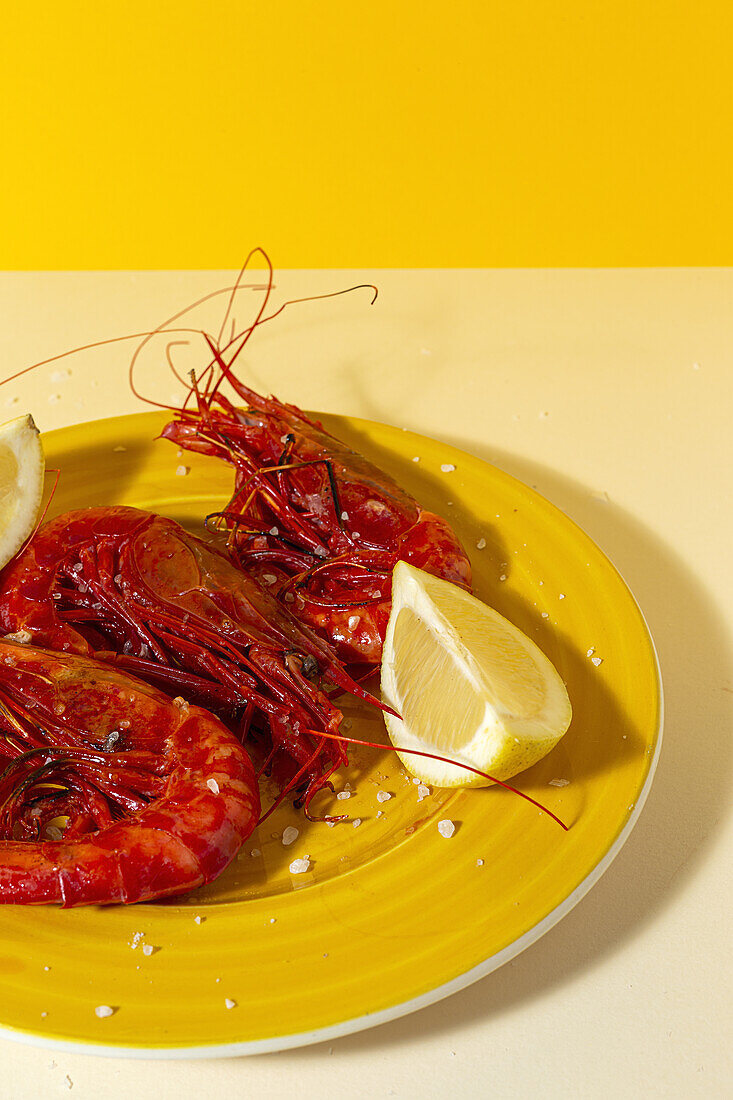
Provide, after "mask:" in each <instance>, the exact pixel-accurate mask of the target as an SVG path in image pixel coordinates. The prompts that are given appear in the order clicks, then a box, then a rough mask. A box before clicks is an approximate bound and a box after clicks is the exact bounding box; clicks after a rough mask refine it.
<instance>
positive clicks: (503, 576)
mask: <svg viewBox="0 0 733 1100" xmlns="http://www.w3.org/2000/svg"><path fill="white" fill-rule="evenodd" d="M499 580H500V581H505V580H506V573H501V574H500V576H499Z"/></svg>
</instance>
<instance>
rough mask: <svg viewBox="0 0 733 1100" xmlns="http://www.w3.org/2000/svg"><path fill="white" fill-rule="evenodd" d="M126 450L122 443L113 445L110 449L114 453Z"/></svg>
mask: <svg viewBox="0 0 733 1100" xmlns="http://www.w3.org/2000/svg"><path fill="white" fill-rule="evenodd" d="M126 450H127V447H123V446H122V444H120V445H119V446H118V447H113V448H112V451H113V453H114V454H121V453H122V451H126Z"/></svg>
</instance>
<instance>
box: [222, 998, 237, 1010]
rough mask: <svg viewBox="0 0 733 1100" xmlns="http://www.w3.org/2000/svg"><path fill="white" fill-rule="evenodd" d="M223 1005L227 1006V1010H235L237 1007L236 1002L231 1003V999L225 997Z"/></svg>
mask: <svg viewBox="0 0 733 1100" xmlns="http://www.w3.org/2000/svg"><path fill="white" fill-rule="evenodd" d="M224 1004H225V1005H226V1006H227V1008H236V1007H237V1002H236V1001H233V1000H232V998H231V997H225V998H224Z"/></svg>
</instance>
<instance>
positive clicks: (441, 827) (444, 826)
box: [438, 817, 456, 840]
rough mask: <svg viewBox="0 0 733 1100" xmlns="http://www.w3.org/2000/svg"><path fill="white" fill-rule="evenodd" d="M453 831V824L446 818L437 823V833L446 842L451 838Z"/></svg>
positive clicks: (454, 829)
mask: <svg viewBox="0 0 733 1100" xmlns="http://www.w3.org/2000/svg"><path fill="white" fill-rule="evenodd" d="M455 831H456V827H455V824H454V823H453V822H452V821H449V820H448V818H447V817H446V818H443V820H442V821H439V822H438V832H439V833H440V835H441V836H444V837H445V839H446V840H449V839H450V838H451V837H452V836H453V834H454V832H455Z"/></svg>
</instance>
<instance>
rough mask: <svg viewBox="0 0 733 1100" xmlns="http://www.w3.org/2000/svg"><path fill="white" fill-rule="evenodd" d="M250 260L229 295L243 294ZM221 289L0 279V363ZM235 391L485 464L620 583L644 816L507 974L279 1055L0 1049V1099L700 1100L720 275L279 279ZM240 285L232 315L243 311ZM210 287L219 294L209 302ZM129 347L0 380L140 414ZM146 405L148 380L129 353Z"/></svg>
mask: <svg viewBox="0 0 733 1100" xmlns="http://www.w3.org/2000/svg"><path fill="white" fill-rule="evenodd" d="M259 275H260V273H255V275H254V276H253V280H252V281H255V282H257V281H258V280H259ZM230 278H231V276H230V275H227V274H226V273H221V272H193V273H180V272H175V273H161V272H158V273H142V274H131V273H74V274H68V275H63V274H34V273H20V274H18V273H15V274H7V275H4V276H2V277H0V316H2V322H3V323H2V326H0V352H1V354H2V364H3V366H2V375H3V376H5V375H8V374H10V373H12V372H13V371H15V370H19V369H21V368H22V367H24V366H26V365H28V364H30V363H32V362H34V361H36V360H40V359H44V358H47V357H49V356H53V355H54V354H56V353H58V352H61V351H63V350H65V349H66V348H70V347H73V346H75V345H79V344H86V343H89V342H92V341H96V340H104V339H106V338H109V337H110V336H114V335H118V334H123V333H127V332H140V331H144V330H147V329H149V328H151V327H153V326H155V325H156V324H158V323H159V322H160V321H162V320H163V319H165V318H166V317H167V316H169V315H171V314H173V313H174V312H176V310H178V309H180V308H182V307H183V306H185V305H186V304H187V303H188V302H190V301H191V300H193V299H194V298H196V297H198V296H200V295H203V294H206V293H207V292H209V291H211V290H215V289H218V288H219V287H222V286H226V285H228V284H229V282H230ZM362 281H369V282H376V283H377V284H378V285H379V288H380V296H379V299H378V301H377V303H376V304H375V305H374V306H372V307H370V306H369V296H368V294H366V292H357V293H355V294H353V295H350V296H345V297H340V298H336V299H333V300H330V301H327V302H321V303H311V304H307V305H299V306H294V307H292V309H290V310H289V311H286V312H285V313H284V314H282V316H281V317H280V318H279V319H278V320H276V321H274V322H273V323H272V324H271V325H270V326H269V327H268V328H267V329H262V330H261V331H260V332H259V333H258V334H257V335H256V337H255V339H254V340H253V342H252V343H251V345H250V348H249V349H248V352H247V357H246V373H247V377H248V379H249V380H250V381H251V383H252V384H253V385H254V386H255V387H257V388H259V389H264V390H272V391H274V392H276V393H277V394H278V395H279V396H281V397H283V398H284V399H286V400H291V401H294V402H296V403H298V404H300V405H303V406H305V407H307V408H310V409H320V410H324V411H329V412H339V413H349V414H353V415H356V416H363V417H368V418H371V419H374V420H379V421H384V422H388V423H391V424H397V425H400V426H402V427H406V428H409V429H411V430H414V431H417V432H421V433H424V434H427V435H430V436H434V437H436V438H439V439H442V440H446V441H448V442H450V443H453V444H456V445H457V446H459V447H462V448H464V449H465V450H467V451H470V452H471V453H473V454H475V455H478V456H479V457H481V458H483V459H486V460H488V461H489V462H492V463H495V464H496V465H498V466H500V467H501V468H502V469H505V470H507V471H509V472H510V473H511V474H514V475H516V476H517V477H519V478H521V479H522V480H524V481H526V482H527V483H529V484H530V485H532V486H535V487H536V488H537V489H538V490H539V491H540V492H541V493H543V494H544V495H545V496H547V497H548V498H549V499H550V500H551V501H552V502H553V503H555V504H556V505H558V506H559V507H560V508H562V509H563V510H564V511H565V512H567V513H568V515H570V516H571V517H572V518H573V519H574V520H576V521H577V522H578V523H579V524H580V525H581V526H582V527H583V528H584V529H585V530H586V531H587V532H588V533H589V534H590V535H591V537H592V538H593V539H595V540H596V542H597V543H598V544H599V545H600V547H601V548H602V549H603V550H604V551H605V552H606V553H607V554H608V555H609V556H610V558H611V560H612V561H613V562H614V563H615V564H616V566H617V567H618V568H619V569H620V571H621V573H622V574H623V575H624V577H625V578H626V580H627V582H628V583H629V585H630V587H631V589H632V590H633V592H634V593H635V595H636V597H637V599H638V601H639V603H640V604H641V607H642V609H643V611H644V613H645V615H646V617H647V620H648V622H649V626H650V628H651V631H652V634H653V635H654V638H655V641H656V644H657V648H658V651H659V656H660V661H661V665H662V673H663V678H664V686H665V703H666V725H665V733H664V747H663V751H662V755H661V761H660V764H659V769H658V772H657V776H656V779H655V782H654V785H653V788H652V791H651V794H650V796H649V800H648V803H647V806H646V808H645V809H644V811H643V813H642V816H641V819H640V821H639V823H638V825H637V826H636V829H635V831H634V833H633V834H632V836H631V838H630V840H629V841H628V843H627V845H626V847H625V848H624V850H623V851H622V852H621V854H620V855H619V856H618V858H617V859H616V861H615V863H614V864H613V866H612V867H611V868H610V869H609V870H608V872H607V873H606V875H605V876H604V877H603V879H602V880H601V881H600V882H599V883H598V884H597V885H596V886H595V887H594V889H593V890H592V891H591V892H590V894H589V895H588V896H587V897H586V898H585V899H584V900H583V901H581V902H580V904H579V905H578V906H577V907H576V908H575V909H574V910H573V912H571V913H570V914H569V915H568V916H567V917H566V918H565V919H564V920H563V921H562V922H561V923H560V924H559V925H557V926H556V927H555V928H554V929H553V930H552V931H550V932H549V933H548V934H547V935H546V936H545V937H544V938H543V939H541V940H540V941H539V942H538V943H536V944H535V945H534V946H532V947H531V948H529V949H528V950H526V951H525V952H524V953H523V954H522V955H520V956H519V957H517V958H516V959H515V960H514V961H513V962H511V963H509V964H508V965H506V966H504V967H503V968H502V969H501V970H499V971H497V972H495V973H494V974H492V975H490V976H489V977H486V978H484V979H483V980H481V981H479V982H477V983H476V984H475V985H473V986H471V987H470V988H468V989H465V990H463V991H462V992H460V993H458V994H456V995H454V996H453V997H451V998H449V999H447V1000H444V1001H442V1002H440V1003H438V1004H435V1005H433V1006H432V1007H429V1008H427V1009H423V1010H422V1011H421V1012H418V1013H415V1014H413V1015H411V1016H407V1017H404V1018H402V1019H399V1020H396V1021H394V1022H392V1023H389V1024H385V1025H382V1026H381V1027H378V1028H375V1029H373V1030H371V1031H365V1032H362V1033H359V1034H356V1035H352V1036H349V1037H345V1038H342V1039H338V1040H334V1041H332V1042H329V1043H324V1044H320V1045H317V1046H313V1047H309V1048H304V1049H301V1050H293V1051H287V1052H283V1053H279V1054H273V1055H267V1056H258V1057H252V1058H247V1059H244V1058H239V1059H231V1060H212V1061H198V1062H193V1061H185V1060H184V1061H168V1062H153V1061H134V1060H123V1059H114V1058H112V1059H105V1058H98V1057H93V1056H84V1055H79V1054H66V1053H62V1052H53V1051H48V1050H43V1049H37V1048H34V1047H30V1046H24V1045H20V1044H16V1043H13V1042H9V1041H2V1042H0V1058H2V1065H3V1081H2V1083H0V1096H2V1097H6V1096H7V1097H12V1098H13V1100H15V1098H18V1100H23V1098H26V1097H28V1098H30V1097H37V1096H39V1095H47V1096H57V1095H62V1094H65V1093H66V1091H67V1090H73V1091H72V1095H73V1096H75V1097H98V1096H105V1097H106V1096H114V1097H118V1096H119V1097H123V1096H145V1097H148V1096H151V1097H156V1098H160V1100H165V1098H168V1097H175V1098H177V1100H178V1098H182V1097H189V1096H191V1097H193V1096H210V1095H217V1096H222V1097H229V1096H231V1097H235V1096H243V1095H247V1096H267V1097H268V1098H269V1100H277V1098H279V1097H291V1096H292V1095H293V1093H294V1091H295V1090H297V1092H298V1093H299V1094H301V1095H304V1096H309V1095H318V1096H321V1097H337V1096H342V1095H350V1096H354V1097H382V1096H395V1097H402V1098H412V1097H416V1098H417V1097H421V1098H427V1097H444V1096H445V1097H447V1096H453V1095H456V1096H458V1095H464V1096H471V1097H474V1096H476V1097H478V1096H484V1095H493V1096H495V1097H524V1096H527V1097H530V1096H531V1097H562V1098H563V1100H567V1098H568V1097H576V1096H577V1097H593V1098H596V1097H601V1098H602V1097H626V1096H629V1097H633V1096H640V1095H645V1096H654V1097H657V1096H659V1097H691V1096H706V1097H722V1096H727V1095H730V1089H731V1065H730V1060H729V1056H728V1054H727V1049H728V1048H729V1043H726V1042H725V1041H724V1035H725V1033H726V1029H727V1025H729V1022H730V1018H731V995H730V985H731V983H730V963H731V957H730V947H729V944H730V939H731V929H730V922H729V920H728V915H729V908H730V897H731V879H730V870H729V868H730V860H731V833H732V830H731V814H730V811H729V798H730V788H731V729H732V722H731V711H732V709H733V672H732V671H731V620H732V619H733V584H732V582H731V568H730V550H729V548H730V541H731V535H732V534H733V524H732V522H731V518H730V515H731V510H730V484H731V473H732V472H733V462H732V458H733V455H732V453H731V446H730V442H729V440H730V435H731V429H730V424H731V420H732V417H733V385H732V384H731V360H732V358H733V315H732V313H731V308H730V307H731V300H732V298H733V273H732V272H730V271H728V270H694V269H690V270H628V271H624V270H615V271H606V270H602V271H574V270H564V271H521V270H511V271H381V272H343V271H335V272H328V271H319V272H305V271H290V272H279V273H278V274H277V278H276V283H277V286H276V291H275V294H276V298H277V300H278V301H282V300H284V298H285V297H289V296H300V295H303V294H313V293H320V292H325V291H330V290H337V289H341V288H342V287H345V286H348V285H350V284H351V283H353V282H362ZM256 293H257V292H256V291H251V290H249V291H244V292H243V293H242V295H241V296H240V299H241V306H238V307H237V308H238V310H239V314H238V316H239V318H240V319H241V318H244V317H245V316H247V315H249V312H250V311H251V309H252V305H251V303H252V302H253V301H254V298H253V297H251V298H248V297H247V296H248V295H254V294H256ZM221 301H222V299H218V300H217V302H216V303H215V305H216V306H217V308H219V309H220V308H221ZM125 349H126V345H125V344H121V345H109V346H107V347H105V348H101V349H97V350H95V351H93V352H89V353H85V354H83V355H80V356H77V357H74V358H72V359H67V360H60V361H57V362H54V363H50V364H48V365H46V366H44V367H41V368H40V369H39V370H38V371H36V372H34V373H33V374H31V375H28V376H26V377H25V378H24V379H22V380H20V381H19V382H17V383H12V384H10V385H7V386H5V387H4V388H0V413H4V414H5V416H7V417H10V416H12V415H14V414H17V413H18V412H21V411H26V409H28V410H30V411H32V412H33V415H34V417H35V418H36V420H37V423H38V424H39V426H40V427H41V429H50V428H55V427H60V426H62V425H65V424H69V423H73V422H76V421H80V420H85V419H91V418H94V417H97V416H104V415H112V414H116V413H120V412H126V411H137V410H139V409H140V407H141V406H140V405H139V403H138V402H137V401H136V399H135V398H134V397H133V396H132V394H131V393H130V391H129V389H128V385H127V375H126V369H125V367H126V354H127V353H126V350H125ZM140 378H141V380H142V381H144V382H145V383H146V384H147V385H149V388H150V392H151V393H157V394H158V395H159V396H162V397H163V399H167V398H168V397H169V396H170V395H171V394H172V392H173V390H172V387H171V384H170V381H169V380H168V378H166V377H164V376H163V375H162V373H161V372H160V368H159V366H158V365H156V364H155V363H154V362H152V361H151V362H145V363H143V364H142V365H141V370H140Z"/></svg>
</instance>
